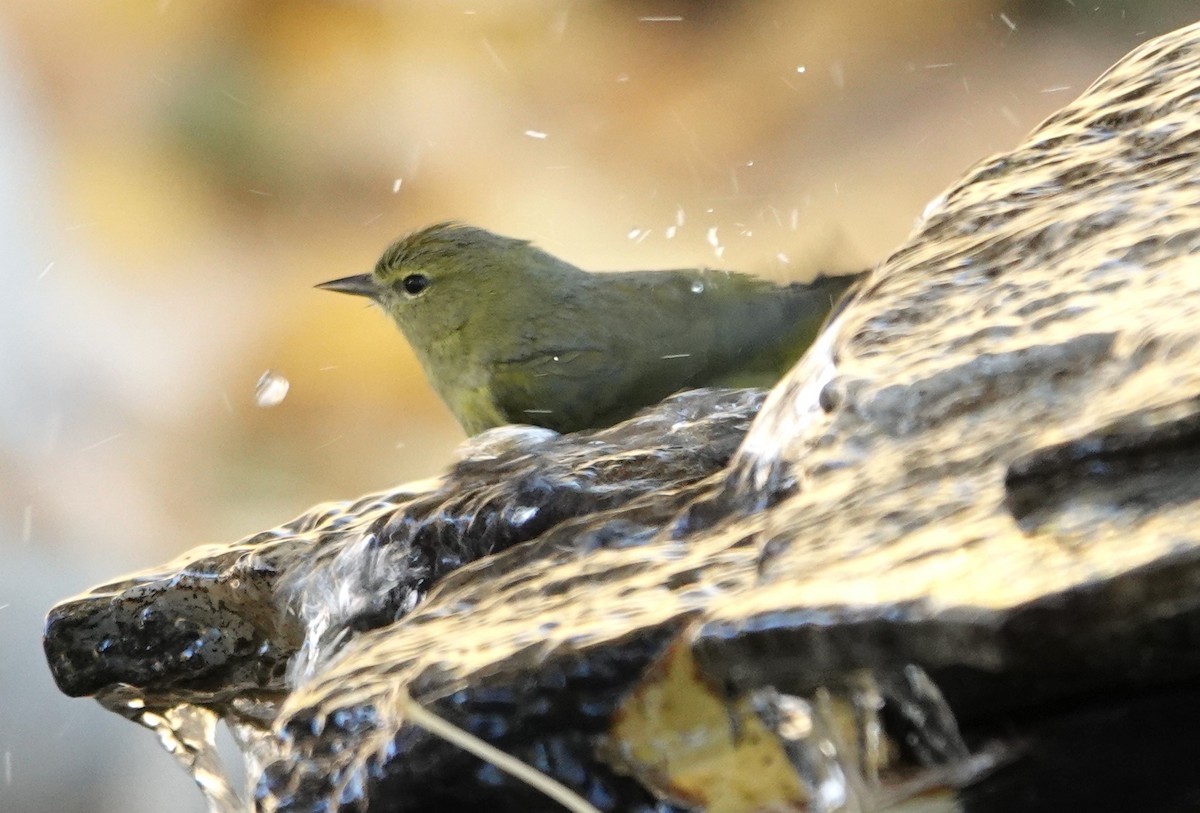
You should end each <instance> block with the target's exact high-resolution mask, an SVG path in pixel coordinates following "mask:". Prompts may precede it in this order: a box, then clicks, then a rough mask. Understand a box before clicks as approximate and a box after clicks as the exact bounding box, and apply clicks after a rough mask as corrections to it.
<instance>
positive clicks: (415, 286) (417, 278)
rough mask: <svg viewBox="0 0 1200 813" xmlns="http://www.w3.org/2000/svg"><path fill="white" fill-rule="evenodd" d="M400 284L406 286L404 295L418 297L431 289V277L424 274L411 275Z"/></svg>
mask: <svg viewBox="0 0 1200 813" xmlns="http://www.w3.org/2000/svg"><path fill="white" fill-rule="evenodd" d="M400 284H401V285H403V286H404V293H406V294H408V295H409V296H417V295H418V294H420V293H421V292H422V291H424V290H425V289H426V288H428V287H429V277H427V276H425V275H424V274H409V275H408V276H407V277H405V278H404V279H403V280H402V281H401V283H400Z"/></svg>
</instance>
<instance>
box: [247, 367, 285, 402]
mask: <svg viewBox="0 0 1200 813" xmlns="http://www.w3.org/2000/svg"><path fill="white" fill-rule="evenodd" d="M291 386H292V385H291V382H289V381H288V380H287V379H286V378H284V377H283V376H282V375H280V374H279V373H277V372H275V371H274V370H267V371H266V372H265V373H263V374H262V375H261V376H259V379H258V383H257V384H255V385H254V403H256V404H258V405H259V406H260V407H263V408H264V409H266V408H267V407H273V406H279V404H281V403H283V399H284V398H286V397H287V394H288V390H289V389H291Z"/></svg>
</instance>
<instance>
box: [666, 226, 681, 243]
mask: <svg viewBox="0 0 1200 813" xmlns="http://www.w3.org/2000/svg"><path fill="white" fill-rule="evenodd" d="M677 228H678V227H677V226H667V239H668V240H670V239H672V238H673V237H675V232H676V230H677Z"/></svg>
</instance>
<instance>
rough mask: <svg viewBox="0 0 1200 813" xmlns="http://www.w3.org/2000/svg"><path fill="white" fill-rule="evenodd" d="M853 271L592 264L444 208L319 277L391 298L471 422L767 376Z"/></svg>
mask: <svg viewBox="0 0 1200 813" xmlns="http://www.w3.org/2000/svg"><path fill="white" fill-rule="evenodd" d="M860 277H861V275H849V276H843V277H818V278H817V279H816V280H814V281H813V282H812V283H811V284H801V283H793V284H791V285H784V286H779V285H775V284H773V283H771V282H768V281H765V280H760V279H756V278H754V277H750V276H746V275H745V274H736V273H729V272H725V271H713V270H704V269H701V270H696V269H688V270H675V271H625V272H613V273H601V274H595V273H590V272H588V271H583V270H581V269H579V268H576V267H575V266H573V265H571V264H569V263H566V262H563V261H562V260H560V259H558V258H556V257H553V256H551V255H549V254H547V253H546V252H544V251H542V250H541V249H538V248H536V247H534V246H533V245H531V244H530V243H528V242H526V241H524V240H515V239H512V238H509V237H501V236H500V235H497V234H492V233H491V232H488V231H485V230H484V229H479V228H474V227H471V226H463V225H457V224H451V223H440V224H437V225H435V226H430V227H429V228H426V229H423V230H421V231H418V232H415V233H413V234H410V235H409V236H407V237H404V238H402V239H400V240H398V241H396V242H395V243H393V244H392V245H391V246H390V247H389V248H388V249H387V251H385V252H384V253H383V256H382V257H380V259H379V262H378V263H377V264H376V266H375V270H374V272H373V273H371V274H362V275H359V276H354V277H346V278H344V279H339V280H333V281H332V282H326V283H323V284H321V285H319V286H318V287H320V288H326V289H329V290H333V291H340V292H342V293H350V294H356V295H360V296H367V297H369V298H371V299H373V300H374V301H375V302H377V303H378V304H379V305H380V306H381V307H382V308H383V309H384V310H385V311H387V313H388V315H389V316H391V317H392V319H393V320H395V322H396V324H397V325H398V326H399V327H400V330H401V331H402V332H403V333H404V335H405V337H407V339H408V341H409V343H410V344H411V345H412V347H413V349H414V350H415V352H416V354H417V358H418V359H419V360H420V362H421V365H422V366H423V367H424V368H425V372H426V375H428V377H429V380H430V383H432V384H433V387H434V389H436V390H437V392H438V394H439V395H441V397H442V399H443V400H444V401H445V402H446V404H447V405H448V406H449V407H450V411H451V412H453V413H454V416H455V417H456V418H457V419H458V422H459V423H460V424H462V427H463V429H464V430H466V432H467V433H468V434H475V433H477V432H481V431H483V430H484V429H489V428H491V427H493V426H500V425H502V424H508V423H527V424H536V425H538V426H545V427H549V428H551V429H555V430H558V431H560V432H572V431H576V430H579V429H586V428H593V427H600V426H606V425H609V424H612V423H616V422H617V421H620V420H622V419H624V418H627V417H629V416H630V415H632V414H633V413H634V412H636V411H637V410H639V409H641V408H642V407H644V406H647V405H649V404H653V403H656V402H658V401H660V400H662V399H663V398H665V397H666V396H668V395H670V394H671V393H673V392H675V391H677V390H680V389H683V388H686V387H701V386H770V385H771V384H773V383H774V382H775V381H776V380H778V378H779V377H780V376H781V375H782V374H783V373H784V372H786V371H787V369H788V368H789V367H790V366H791V365H792V364H793V363H794V362H795V361H796V360H797V359H798V358H799V357H800V355H801V354H802V353H803V352H804V350H805V349H806V348H807V347H808V345H809V344H811V343H812V340H813V338H814V337H815V336H816V333H817V331H818V329H819V328H820V326H821V324H822V323H823V322H824V320H825V318H826V316H827V315H828V314H829V312H830V310H831V309H832V308H833V305H834V303H835V302H837V300H838V299H839V297H840V296H841V295H842V294H843V293H844V292H845V291H846V290H847V289H848V288H849V287H850V286H851V285H852V284H853V283H854V282H855V281H856V280H857V279H859V278H860Z"/></svg>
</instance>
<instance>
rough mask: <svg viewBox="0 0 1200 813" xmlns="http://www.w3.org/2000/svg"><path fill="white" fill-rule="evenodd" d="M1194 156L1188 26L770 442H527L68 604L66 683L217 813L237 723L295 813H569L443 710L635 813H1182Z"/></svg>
mask: <svg viewBox="0 0 1200 813" xmlns="http://www.w3.org/2000/svg"><path fill="white" fill-rule="evenodd" d="M1198 154H1200V27H1191V28H1187V29H1183V30H1181V31H1178V32H1175V33H1174V34H1171V35H1168V36H1166V37H1163V38H1160V39H1158V40H1155V41H1152V42H1150V43H1147V44H1146V45H1145V46H1143V47H1141V48H1139V49H1137V50H1136V51H1134V52H1133V53H1132V54H1130V55H1129V56H1128V57H1126V58H1125V59H1124V60H1122V61H1121V62H1120V63H1119V64H1118V65H1117V66H1116V67H1114V68H1113V69H1112V70H1111V71H1110V72H1109V73H1107V74H1106V75H1105V76H1104V77H1102V78H1101V79H1100V80H1099V81H1098V82H1097V83H1096V84H1095V85H1094V86H1093V87H1092V88H1091V89H1089V90H1088V91H1087V92H1086V93H1085V94H1084V95H1083V96H1082V97H1081V98H1080V99H1079V100H1078V101H1076V102H1075V103H1073V104H1071V105H1069V106H1068V107H1067V108H1065V109H1064V110H1063V111H1062V112H1061V113H1059V114H1058V115H1056V116H1054V117H1052V118H1051V119H1050V120H1048V121H1047V122H1046V123H1044V124H1043V125H1042V126H1041V127H1039V128H1038V129H1037V130H1036V131H1035V132H1034V133H1033V134H1031V135H1030V136H1029V138H1028V139H1027V140H1026V141H1025V142H1024V143H1022V144H1021V145H1020V146H1018V147H1017V148H1016V149H1014V150H1013V151H1012V152H1010V153H1008V154H1005V155H1001V156H998V157H995V158H992V159H989V160H987V161H985V162H983V163H981V164H979V165H978V166H976V167H975V168H974V169H972V170H971V171H970V172H969V173H967V174H966V175H965V176H964V178H963V179H962V181H961V182H960V183H958V184H956V185H955V186H954V187H953V188H951V189H950V190H949V191H948V192H947V193H946V194H945V195H943V196H942V197H941V198H939V199H938V200H937V201H935V202H934V203H933V204H931V206H930V207H929V209H928V210H927V211H926V213H925V217H924V218H923V220H922V222H921V223H920V224H919V226H918V227H917V228H916V230H915V231H914V233H913V234H912V236H911V237H910V239H909V240H908V242H907V243H906V244H905V245H904V246H902V247H901V248H900V249H899V250H898V251H897V252H896V253H895V254H893V255H892V256H891V257H890V258H889V259H888V260H887V261H886V262H884V263H883V264H882V265H881V266H880V267H879V268H878V269H877V270H876V271H875V273H874V274H873V275H872V276H871V277H870V278H869V279H868V281H867V284H866V286H865V287H864V288H863V290H862V291H861V292H860V294H859V296H858V298H857V299H856V300H855V301H854V302H853V303H851V304H850V306H849V307H847V308H846V309H845V310H844V311H843V312H842V314H841V315H840V316H839V317H838V319H837V320H836V321H835V323H834V324H832V325H831V326H830V328H829V329H828V330H827V331H826V333H825V334H824V335H823V336H822V338H821V339H819V340H818V343H817V344H816V345H815V346H814V347H813V349H812V350H811V351H810V352H809V354H808V355H807V356H806V357H805V359H804V360H803V361H802V362H801V363H800V364H799V365H798V366H797V368H796V369H795V370H793V372H792V373H791V374H790V376H789V377H788V378H787V379H786V380H785V381H784V382H783V383H782V384H781V385H780V386H779V387H777V388H776V389H775V390H774V391H773V392H772V393H771V394H770V396H769V397H768V399H767V402H766V404H765V405H764V406H763V407H762V410H761V414H759V415H758V417H757V419H756V420H755V421H754V423H753V425H752V426H751V427H750V429H749V432H748V433H746V426H747V424H748V422H749V420H750V419H751V417H752V416H753V414H754V413H755V411H756V410H757V409H758V406H759V402H758V400H757V396H756V395H754V394H752V393H746V392H732V391H726V392H699V393H691V394H686V395H683V396H679V397H677V398H675V399H673V400H671V401H668V402H666V403H664V404H662V405H660V406H659V407H656V408H654V409H652V410H650V411H649V412H647V413H645V414H643V415H642V416H640V417H638V418H635V419H634V420H633V421H631V422H629V423H627V424H624V425H621V426H619V427H616V428H613V429H611V430H606V431H604V432H599V433H594V434H588V435H577V436H567V437H557V436H553V435H551V434H546V433H541V432H538V431H536V430H530V431H526V430H501V431H500V432H499V433H498V434H496V435H490V436H485V437H484V438H483V439H482V440H480V441H478V442H477V443H476V445H475V446H473V447H472V448H470V449H469V450H468V451H467V452H466V453H465V455H466V456H465V458H464V460H463V462H462V463H460V464H459V465H458V466H457V467H456V469H455V470H454V471H453V472H452V473H450V474H449V475H448V476H447V477H446V478H443V480H441V481H440V483H437V484H431V485H429V486H427V487H426V490H424V491H417V490H415V489H399V490H397V491H394V492H389V493H386V494H381V495H373V496H371V497H368V498H364V499H363V500H360V501H358V502H356V503H352V504H337V505H326V506H320V507H318V508H316V509H314V510H313V511H312V512H310V513H309V514H306V515H305V516H304V517H301V518H299V519H298V520H296V521H294V522H293V523H290V524H289V525H286V526H283V527H281V528H279V529H276V530H274V531H269V532H266V533H263V534H259V535H257V536H254V537H251V538H249V539H247V540H243V541H242V542H240V543H237V544H235V545H228V546H212V547H210V548H207V549H204V550H202V551H198V552H196V553H194V554H191V555H189V556H187V557H184V558H183V559H181V560H179V561H177V562H175V563H172V564H171V565H168V566H167V567H164V568H163V569H161V571H158V572H156V573H151V574H139V575H137V576H134V577H130V578H128V579H125V580H122V581H119V582H116V583H114V584H111V585H107V586H105V587H103V588H98V589H96V590H93V591H91V592H89V593H87V594H84V595H83V596H80V597H78V598H75V599H72V600H70V601H68V602H64V603H63V604H60V605H59V606H58V607H56V608H55V609H54V610H53V611H52V613H51V617H50V620H49V622H48V626H47V632H46V648H47V654H48V657H49V660H50V664H51V668H52V669H53V670H54V673H55V676H56V679H57V680H58V681H59V685H60V686H61V687H62V688H63V690H64V691H66V692H68V693H71V694H94V695H96V696H98V697H99V698H100V699H101V701H102V702H104V703H105V704H106V705H108V706H109V707H110V708H113V709H115V710H118V711H120V712H121V713H124V714H127V715H128V716H130V717H133V718H135V719H138V720H139V721H141V722H142V723H144V724H147V725H150V726H152V727H156V728H157V729H159V730H160V731H167V732H168V733H169V732H174V733H175V735H176V736H175V739H174V740H173V742H175V743H176V746H177V747H176V753H177V755H178V756H180V758H181V760H182V761H184V763H185V764H188V765H189V767H191V768H192V769H193V770H194V771H196V772H197V774H198V776H200V777H201V778H202V780H204V781H207V782H208V790H209V793H210V798H213V799H215V800H216V801H214V803H213V804H214V805H215V806H223V807H225V808H232V807H233V806H235V805H237V804H238V802H237V800H236V799H235V798H234V794H233V793H232V792H230V791H228V789H221V788H219V787H217V788H216V789H215V790H214V787H216V786H218V785H219V776H217V773H216V772H217V769H216V768H215V767H214V766H213V765H212V764H211V760H210V758H209V755H208V754H206V753H205V739H206V737H207V733H206V730H207V729H206V726H207V725H208V724H209V723H210V722H211V720H212V719H213V715H220V716H222V717H224V718H225V719H226V720H227V721H229V722H230V723H231V725H232V726H233V727H234V729H235V732H236V733H237V735H238V737H239V740H240V741H241V742H242V743H243V744H244V747H245V749H246V751H247V753H248V754H250V755H251V773H252V778H253V779H254V788H253V794H252V795H253V797H254V798H253V804H255V805H257V807H258V808H259V809H261V810H264V811H289V813H299V811H314V812H315V811H334V810H339V811H350V810H355V811H359V810H362V811H365V810H370V811H374V812H375V813H378V811H408V810H413V811H416V810H423V811H428V810H482V809H486V810H489V811H506V810H513V811H517V810H521V811H524V810H557V809H561V808H560V807H559V806H558V803H556V802H552V801H550V799H549V798H548V797H547V796H546V795H544V793H543V791H542V790H540V789H535V788H533V787H531V786H530V785H528V784H527V783H526V782H525V781H524V780H519V779H515V778H513V777H511V776H510V775H509V774H508V773H506V772H505V771H504V770H502V769H501V768H499V767H497V765H496V764H494V762H492V761H482V760H480V759H479V758H477V757H475V756H472V755H470V754H468V753H467V752H465V751H464V750H463V749H462V748H461V747H460V746H459V745H457V744H454V743H451V742H449V741H447V740H446V739H444V738H443V737H442V736H440V735H435V734H432V733H429V731H428V730H426V728H423V727H421V726H419V725H414V724H412V722H411V720H412V716H413V713H414V711H413V708H414V706H413V704H414V702H415V703H419V704H420V706H422V707H424V708H426V709H428V710H431V711H433V712H434V713H436V714H437V715H438V716H440V717H441V718H444V719H445V720H446V721H448V722H450V723H452V724H454V725H456V726H458V727H460V728H461V729H463V730H465V731H466V732H468V733H469V734H472V735H474V736H476V737H478V738H480V739H482V740H484V741H486V742H487V743H491V744H493V745H495V746H498V747H499V748H500V749H502V750H503V751H504V752H506V753H508V754H511V755H513V756H515V757H517V758H518V759H520V760H522V761H523V762H525V763H527V764H529V765H531V766H533V767H534V768H536V769H537V770H538V771H540V772H542V773H543V774H545V775H546V776H548V777H550V778H552V779H554V780H556V781H557V782H558V783H561V785H563V786H566V787H568V788H570V789H572V790H574V791H575V792H576V793H577V794H579V796H581V797H582V798H583V799H586V800H587V802H588V803H590V804H591V805H592V806H593V807H594V808H597V809H601V810H668V809H689V808H690V809H703V810H706V811H713V812H714V813H716V812H717V811H720V813H726V812H728V813H734V811H753V810H766V809H777V810H779V809H797V808H799V807H803V806H807V807H808V808H809V809H814V810H864V809H875V808H878V807H881V806H887V805H893V806H895V805H900V806H905V805H907V806H909V807H907V808H906V809H914V810H915V809H926V810H931V809H954V808H955V807H958V808H965V809H967V810H1062V809H1072V810H1073V809H1089V810H1092V811H1096V810H1110V809H1111V810H1116V809H1122V810H1128V809H1137V810H1144V811H1154V810H1163V811H1165V810H1178V809H1187V806H1188V805H1189V804H1192V803H1194V801H1195V799H1196V798H1200V779H1197V778H1196V772H1195V771H1194V769H1193V768H1191V765H1192V762H1194V754H1193V753H1192V752H1190V751H1189V750H1188V746H1189V745H1190V743H1189V741H1188V740H1187V738H1186V736H1185V732H1187V731H1189V730H1190V729H1191V728H1192V727H1193V726H1194V725H1195V724H1196V723H1197V722H1200V702H1198V700H1200V694H1198V693H1197V692H1196V691H1195V686H1196V683H1197V678H1198V677H1200V589H1197V588H1198V587H1200V530H1198V529H1200V476H1198V475H1197V466H1198V465H1200V344H1198V339H1200V258H1198V257H1197V252H1198V251H1200V162H1198V157H1200V156H1198ZM743 436H744V437H743ZM739 444H740V445H739ZM206 715H207V716H206ZM197 732H198V733H197ZM168 740H169V741H170V738H169V737H168ZM213 777H217V778H215V779H214V778H213Z"/></svg>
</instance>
